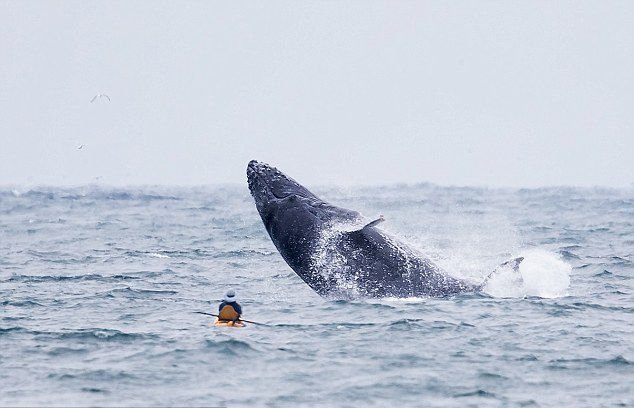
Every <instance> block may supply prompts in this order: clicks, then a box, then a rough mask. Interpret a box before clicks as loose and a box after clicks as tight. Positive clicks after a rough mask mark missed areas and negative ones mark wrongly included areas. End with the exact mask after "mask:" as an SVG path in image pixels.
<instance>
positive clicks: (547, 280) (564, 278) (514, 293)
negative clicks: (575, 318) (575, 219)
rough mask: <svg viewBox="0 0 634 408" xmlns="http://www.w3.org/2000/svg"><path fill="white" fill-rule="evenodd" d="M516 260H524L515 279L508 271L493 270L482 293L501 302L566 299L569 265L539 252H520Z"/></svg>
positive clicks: (510, 269) (514, 273)
mask: <svg viewBox="0 0 634 408" xmlns="http://www.w3.org/2000/svg"><path fill="white" fill-rule="evenodd" d="M518 256H522V257H524V260H523V261H522V263H521V264H520V267H519V275H518V272H515V271H513V270H512V268H510V267H507V268H501V269H499V270H497V271H496V272H495V273H494V274H493V275H492V276H491V279H490V280H489V281H488V282H487V284H486V286H485V287H484V292H485V293H487V294H489V295H491V296H494V297H504V298H508V297H525V296H536V297H541V298H557V297H562V296H566V293H567V290H568V287H569V286H570V272H571V271H572V267H571V266H570V265H569V264H567V263H566V262H564V261H563V260H561V258H560V257H559V256H557V255H555V254H553V253H550V252H547V251H544V250H541V249H531V250H526V251H522V252H521V253H519V254H518Z"/></svg>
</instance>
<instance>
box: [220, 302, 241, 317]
mask: <svg viewBox="0 0 634 408" xmlns="http://www.w3.org/2000/svg"><path fill="white" fill-rule="evenodd" d="M227 305H229V306H231V307H233V310H235V311H236V312H237V313H238V314H239V315H242V308H241V307H240V305H239V304H238V302H225V301H222V303H221V304H220V306H219V307H218V313H220V311H221V310H222V308H223V307H225V306H227Z"/></svg>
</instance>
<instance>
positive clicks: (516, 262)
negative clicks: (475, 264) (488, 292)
mask: <svg viewBox="0 0 634 408" xmlns="http://www.w3.org/2000/svg"><path fill="white" fill-rule="evenodd" d="M523 260H524V257H523V256H520V257H517V258H515V259H511V260H510V261H506V262H504V263H503V264H501V265H500V266H498V267H497V268H495V270H494V271H493V272H491V273H490V274H489V276H487V277H486V279H484V282H482V285H480V287H481V288H482V287H484V286H485V285H486V284H487V283H488V282H489V280H491V278H493V277H494V276H495V275H496V274H498V273H500V272H501V271H502V270H507V271H508V270H509V269H511V270H513V272H515V279H514V280H515V281H517V283H518V284H522V283H523V282H524V278H522V275H521V274H520V264H521V263H522V261H523Z"/></svg>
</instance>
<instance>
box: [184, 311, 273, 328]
mask: <svg viewBox="0 0 634 408" xmlns="http://www.w3.org/2000/svg"><path fill="white" fill-rule="evenodd" d="M194 313H198V314H203V315H207V316H213V317H218V315H217V314H213V313H205V312H194ZM240 321H243V322H246V323H251V324H259V325H260V326H268V324H265V323H258V322H253V321H251V320H244V319H240Z"/></svg>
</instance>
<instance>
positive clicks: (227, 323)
mask: <svg viewBox="0 0 634 408" xmlns="http://www.w3.org/2000/svg"><path fill="white" fill-rule="evenodd" d="M214 326H221V327H244V326H246V325H245V324H244V322H242V321H240V320H238V321H237V322H236V323H235V324H234V323H233V322H232V321H228V320H218V318H217V317H216V320H214Z"/></svg>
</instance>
